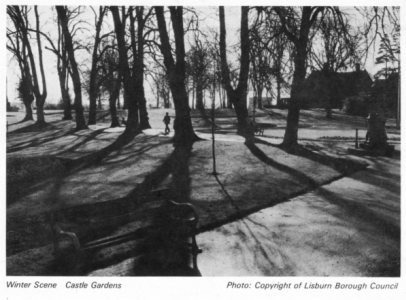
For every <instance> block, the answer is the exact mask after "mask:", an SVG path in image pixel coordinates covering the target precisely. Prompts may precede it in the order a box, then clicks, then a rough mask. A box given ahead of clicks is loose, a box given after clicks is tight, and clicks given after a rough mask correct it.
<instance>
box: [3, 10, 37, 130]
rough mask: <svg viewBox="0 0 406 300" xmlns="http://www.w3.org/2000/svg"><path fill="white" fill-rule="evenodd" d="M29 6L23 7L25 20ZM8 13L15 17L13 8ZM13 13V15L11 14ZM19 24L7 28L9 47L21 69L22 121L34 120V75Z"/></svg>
mask: <svg viewBox="0 0 406 300" xmlns="http://www.w3.org/2000/svg"><path fill="white" fill-rule="evenodd" d="M27 12H28V8H27V7H26V6H23V7H22V10H21V14H22V15H23V16H24V18H23V20H26V19H27V18H26V14H27ZM7 13H8V14H9V16H10V18H11V19H12V20H13V22H15V19H13V17H12V16H13V14H12V10H9V9H8V8H7ZM10 13H11V15H10ZM19 28H20V27H19V26H16V25H15V23H14V29H11V28H7V39H8V43H7V49H8V50H9V51H10V52H11V53H12V54H13V56H14V58H15V59H16V60H17V63H18V66H19V69H20V74H21V77H20V81H19V83H18V88H17V89H18V96H19V98H20V99H21V101H22V102H23V104H24V106H25V117H24V119H23V120H22V122H25V121H30V120H34V119H33V115H32V107H31V106H32V103H33V101H34V95H33V86H32V77H31V71H30V66H29V63H28V58H27V46H26V44H25V42H26V40H25V39H24V38H23V36H22V33H21V30H20V29H19Z"/></svg>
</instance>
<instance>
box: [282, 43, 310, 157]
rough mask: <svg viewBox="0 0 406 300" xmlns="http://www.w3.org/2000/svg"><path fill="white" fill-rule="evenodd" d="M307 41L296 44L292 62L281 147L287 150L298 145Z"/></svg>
mask: <svg viewBox="0 0 406 300" xmlns="http://www.w3.org/2000/svg"><path fill="white" fill-rule="evenodd" d="M306 46H307V40H306V42H305V43H304V42H301V43H298V46H297V50H296V57H295V60H294V64H295V72H294V75H293V82H292V89H291V95H290V101H289V110H288V117H287V122H286V131H285V135H284V138H283V142H282V146H283V147H285V148H287V149H292V148H295V147H296V146H297V145H298V129H299V116H300V106H301V94H302V93H301V90H302V86H303V82H304V80H305V77H306V58H307V50H306Z"/></svg>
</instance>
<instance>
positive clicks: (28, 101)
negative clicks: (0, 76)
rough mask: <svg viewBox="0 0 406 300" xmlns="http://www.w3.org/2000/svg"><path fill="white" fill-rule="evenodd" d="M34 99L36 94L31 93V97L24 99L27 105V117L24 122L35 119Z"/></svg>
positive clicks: (25, 105)
mask: <svg viewBox="0 0 406 300" xmlns="http://www.w3.org/2000/svg"><path fill="white" fill-rule="evenodd" d="M33 101H34V96H32V95H31V97H30V99H23V104H24V107H25V117H24V119H23V122H25V121H33V120H34V118H33V113H32V102H33Z"/></svg>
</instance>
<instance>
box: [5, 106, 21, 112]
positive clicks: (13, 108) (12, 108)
mask: <svg viewBox="0 0 406 300" xmlns="http://www.w3.org/2000/svg"><path fill="white" fill-rule="evenodd" d="M19 110H20V108H18V107H17V106H10V107H8V108H7V111H8V112H18V111H19Z"/></svg>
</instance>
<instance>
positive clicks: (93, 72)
mask: <svg viewBox="0 0 406 300" xmlns="http://www.w3.org/2000/svg"><path fill="white" fill-rule="evenodd" d="M92 10H93V8H92ZM93 12H94V15H95V29H96V32H95V37H94V44H93V51H92V64H91V67H90V78H89V120H88V124H89V125H93V124H96V100H97V95H98V92H99V91H98V86H97V84H96V77H97V73H98V62H99V60H100V56H101V55H102V54H101V53H100V52H103V50H101V51H100V49H99V46H100V43H101V41H102V40H103V38H105V37H107V36H109V34H110V33H106V34H104V35H103V36H100V32H101V29H102V24H103V19H104V16H105V15H106V13H107V7H106V6H100V7H99V14H98V17H97V14H96V12H95V11H94V10H93Z"/></svg>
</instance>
